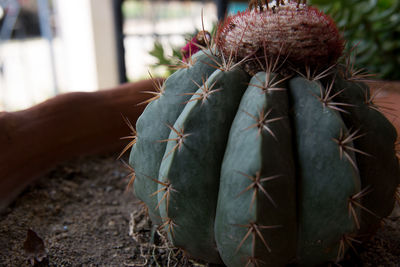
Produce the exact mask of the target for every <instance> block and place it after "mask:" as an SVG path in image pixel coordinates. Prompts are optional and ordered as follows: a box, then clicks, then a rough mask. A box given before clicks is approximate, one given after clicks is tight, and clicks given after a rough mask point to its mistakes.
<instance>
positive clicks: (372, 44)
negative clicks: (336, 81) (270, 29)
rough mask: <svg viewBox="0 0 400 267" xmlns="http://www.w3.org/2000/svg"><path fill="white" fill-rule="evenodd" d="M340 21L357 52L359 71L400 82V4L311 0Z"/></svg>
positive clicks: (397, 1)
mask: <svg viewBox="0 0 400 267" xmlns="http://www.w3.org/2000/svg"><path fill="white" fill-rule="evenodd" d="M311 4H313V5H316V6H318V7H320V8H321V9H322V10H323V11H324V12H325V13H327V14H329V15H330V16H332V17H333V19H334V20H335V21H336V23H337V25H338V27H339V28H340V29H341V30H342V31H343V32H344V38H345V39H346V40H347V41H348V43H347V49H351V48H353V47H354V46H357V48H356V52H357V55H356V62H357V65H358V67H361V68H366V69H367V70H368V71H369V72H371V73H376V74H377V77H379V78H383V79H390V80H400V71H399V70H400V0H311Z"/></svg>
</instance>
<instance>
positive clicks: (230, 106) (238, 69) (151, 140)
mask: <svg viewBox="0 0 400 267" xmlns="http://www.w3.org/2000/svg"><path fill="white" fill-rule="evenodd" d="M214 40H215V44H211V43H210V42H209V41H207V42H206V46H205V47H203V48H202V49H201V50H200V51H199V52H197V53H196V54H194V55H190V57H187V58H185V59H184V61H182V66H181V67H180V68H179V70H178V71H177V72H175V73H174V74H173V75H171V76H170V77H169V78H168V79H167V80H166V81H165V83H164V84H163V85H160V86H159V87H158V90H157V92H155V93H153V94H154V97H153V98H152V99H151V101H149V102H150V103H149V104H148V106H147V107H146V109H145V111H144V112H143V114H142V115H141V116H140V118H139V119H138V121H137V124H136V143H135V144H133V146H132V150H131V155H130V165H131V166H132V167H133V168H134V171H135V175H136V177H135V180H134V189H135V193H136V195H137V197H138V198H140V199H141V200H142V201H143V202H144V203H145V204H146V205H147V207H148V211H149V216H150V218H151V220H152V221H153V224H154V225H156V226H157V227H159V228H162V229H164V230H165V231H166V233H167V235H168V238H169V239H170V240H171V241H172V243H173V244H174V245H175V246H176V247H179V248H181V249H183V250H184V251H185V252H186V253H187V255H189V256H191V257H193V258H198V259H203V260H206V261H208V262H213V263H224V264H225V265H227V266H237V267H242V266H273V267H275V266H286V265H288V264H298V265H302V266H316V265H319V264H323V263H327V262H334V263H336V262H339V261H340V260H342V259H343V257H344V255H345V253H346V251H347V250H348V249H349V248H350V249H351V248H354V245H355V244H357V243H360V242H362V241H363V240H364V239H365V237H366V236H371V235H372V234H373V233H374V231H375V230H376V229H377V227H378V226H379V225H380V222H381V220H382V219H383V218H384V217H386V216H388V215H389V214H390V213H391V211H392V209H393V206H394V202H395V196H396V190H397V188H398V185H399V183H400V172H399V164H398V160H397V158H396V152H395V149H394V143H395V142H396V139H397V133H396V130H395V128H394V127H393V126H392V124H391V123H390V122H389V121H388V120H387V119H386V118H385V117H384V116H383V115H382V114H381V113H380V111H379V107H378V106H377V105H376V104H375V103H374V96H373V95H371V94H370V91H369V88H368V87H367V86H366V85H365V84H364V83H362V82H361V81H360V80H359V78H360V76H359V72H358V71H357V70H354V69H353V67H352V66H353V65H352V64H351V63H347V64H339V63H338V62H337V61H338V59H339V58H340V57H341V56H342V50H343V40H342V39H341V36H340V33H339V32H338V31H337V28H336V26H335V25H334V23H333V22H332V20H331V19H330V18H329V17H328V16H326V15H325V14H323V13H321V12H320V11H318V10H316V9H315V8H313V7H309V6H307V5H306V4H304V3H300V1H287V2H285V1H279V2H277V3H276V4H275V5H272V4H271V3H264V4H262V3H260V2H259V1H252V2H251V4H250V8H249V10H247V11H244V12H242V13H238V14H237V15H234V16H231V17H227V18H226V19H225V21H224V22H222V23H221V25H220V26H219V29H218V33H217V36H216V37H215V38H214Z"/></svg>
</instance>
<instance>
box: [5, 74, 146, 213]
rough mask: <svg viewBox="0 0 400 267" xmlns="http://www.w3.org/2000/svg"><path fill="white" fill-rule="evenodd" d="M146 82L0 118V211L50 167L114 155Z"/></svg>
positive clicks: (69, 96)
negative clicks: (66, 161) (94, 156)
mask: <svg viewBox="0 0 400 267" xmlns="http://www.w3.org/2000/svg"><path fill="white" fill-rule="evenodd" d="M152 90H154V86H153V81H151V80H146V81H141V82H137V83H130V84H125V85H121V86H118V87H116V88H113V89H109V90H101V91H97V92H92V93H84V92H77V93H66V94H61V95H59V96H56V97H54V98H52V99H50V100H47V101H45V102H43V103H41V104H38V105H36V106H34V107H32V108H29V109H26V110H23V111H18V112H12V113H6V112H3V113H0V148H1V152H0V211H1V210H3V209H4V208H5V207H6V206H7V205H8V204H9V203H10V202H11V201H12V200H13V199H14V198H15V197H16V196H17V195H18V194H19V193H20V192H21V191H22V190H23V189H24V188H25V187H26V186H27V185H28V184H30V183H32V182H33V181H34V180H35V178H37V177H38V176H40V175H41V174H43V173H45V172H46V171H48V170H49V169H51V168H52V167H54V166H55V165H56V164H58V163H60V162H62V161H65V160H68V159H72V158H75V157H78V156H82V155H91V154H100V153H109V152H115V153H116V156H117V155H118V152H119V151H121V150H122V148H123V147H124V146H125V145H126V143H127V141H126V140H125V141H124V140H121V139H120V138H121V137H123V136H127V135H129V134H130V129H129V127H128V126H127V125H126V123H125V121H124V120H123V117H122V116H126V117H127V118H128V119H129V120H130V121H131V123H132V124H133V125H135V123H136V119H137V118H138V116H139V115H140V114H141V112H142V111H143V109H144V107H145V105H139V106H138V105H137V104H138V103H141V102H143V101H145V100H146V99H148V98H149V97H150V96H151V95H149V94H144V93H142V92H143V91H152Z"/></svg>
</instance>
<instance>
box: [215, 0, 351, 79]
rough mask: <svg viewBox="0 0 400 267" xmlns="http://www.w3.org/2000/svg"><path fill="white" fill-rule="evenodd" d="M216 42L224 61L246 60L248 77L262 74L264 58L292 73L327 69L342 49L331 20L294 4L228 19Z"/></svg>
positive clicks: (254, 10) (306, 6)
mask: <svg viewBox="0 0 400 267" xmlns="http://www.w3.org/2000/svg"><path fill="white" fill-rule="evenodd" d="M281 2H282V1H281ZM216 39H217V40H216V43H217V46H218V48H219V51H221V53H222V54H223V56H225V57H226V58H228V57H234V58H235V61H240V60H243V59H246V58H247V59H248V60H246V61H247V63H246V64H245V69H246V70H247V71H248V72H249V73H250V74H254V73H256V72H258V71H260V70H263V65H264V64H265V61H266V59H265V58H266V57H267V58H269V59H270V58H280V59H281V62H282V63H285V64H290V66H291V67H294V68H295V69H304V68H305V67H308V68H310V67H311V68H313V69H316V68H318V69H323V68H327V67H329V66H331V65H332V64H335V63H336V62H337V60H338V59H339V57H340V56H341V55H342V52H343V48H344V40H343V38H342V36H341V34H340V33H339V31H338V28H337V27H336V25H335V23H334V21H333V19H332V18H331V17H329V16H328V15H326V14H324V13H323V12H321V11H319V10H318V9H316V8H314V7H311V6H308V5H306V4H299V3H298V1H285V3H284V4H281V5H279V6H278V7H274V6H272V5H271V4H270V5H269V6H268V7H267V6H266V5H265V6H263V7H262V8H261V7H256V8H253V9H249V10H246V11H244V12H239V13H237V14H236V15H233V16H228V17H227V18H226V19H225V20H224V21H223V22H222V23H221V24H220V25H219V27H218V32H217V38H216Z"/></svg>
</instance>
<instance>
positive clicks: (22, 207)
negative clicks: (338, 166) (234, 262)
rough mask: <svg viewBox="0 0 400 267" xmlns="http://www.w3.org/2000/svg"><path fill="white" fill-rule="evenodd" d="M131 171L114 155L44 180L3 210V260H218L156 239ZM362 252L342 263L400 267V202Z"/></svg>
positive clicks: (72, 165) (65, 167)
mask: <svg viewBox="0 0 400 267" xmlns="http://www.w3.org/2000/svg"><path fill="white" fill-rule="evenodd" d="M128 174H129V170H128V168H127V167H126V166H124V164H123V163H122V162H120V161H117V160H116V159H115V156H114V155H111V156H110V155H108V156H96V157H86V158H79V159H76V160H73V161H70V162H66V163H64V164H62V165H60V166H58V167H57V168H55V169H54V170H52V171H51V172H49V173H48V174H47V175H45V176H43V177H42V178H40V179H39V180H38V182H37V183H36V184H35V185H32V186H30V187H29V188H27V189H26V190H25V192H24V193H23V194H21V195H20V196H19V198H18V199H17V200H16V201H15V202H14V203H13V204H12V205H11V206H10V207H9V208H8V209H7V210H6V211H5V212H4V213H3V214H1V215H0V266H32V265H35V266H212V265H210V264H206V263H202V262H197V261H194V260H190V259H188V258H187V257H186V256H185V254H184V253H183V252H182V251H180V250H178V249H176V248H173V247H172V246H171V244H169V243H168V242H167V241H166V239H165V238H164V237H163V233H159V234H158V235H156V237H157V238H156V240H155V241H154V244H151V243H150V232H151V222H150V221H149V220H148V217H147V216H146V214H145V210H144V209H143V205H141V204H140V202H139V201H138V200H137V199H136V198H135V197H134V195H133V193H132V191H126V186H127V184H128V181H129V177H127V175H128ZM28 230H32V231H28ZM28 232H29V234H28ZM357 250H358V252H357V254H356V253H354V252H351V253H349V254H348V256H347V261H344V262H342V263H341V265H342V266H400V208H399V207H396V209H395V210H394V212H393V213H392V215H391V217H389V218H388V219H386V220H385V224H384V226H383V227H382V228H381V229H380V230H379V231H378V232H377V234H376V235H375V236H374V237H373V238H372V239H371V240H370V241H368V242H366V243H365V244H362V245H361V246H360V247H359V248H358V249H357ZM214 266H215V265H214Z"/></svg>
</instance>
